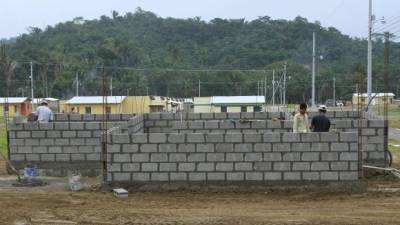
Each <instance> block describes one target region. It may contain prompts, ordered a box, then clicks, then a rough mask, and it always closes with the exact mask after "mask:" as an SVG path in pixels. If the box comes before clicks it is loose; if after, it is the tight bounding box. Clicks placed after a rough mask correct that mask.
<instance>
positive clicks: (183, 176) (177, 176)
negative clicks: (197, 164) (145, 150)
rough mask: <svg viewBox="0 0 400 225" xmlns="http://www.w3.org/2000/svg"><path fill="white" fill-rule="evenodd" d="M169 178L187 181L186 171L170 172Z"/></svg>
mask: <svg viewBox="0 0 400 225" xmlns="http://www.w3.org/2000/svg"><path fill="white" fill-rule="evenodd" d="M169 176H170V180H171V181H187V180H188V176H187V173H170V174H169Z"/></svg>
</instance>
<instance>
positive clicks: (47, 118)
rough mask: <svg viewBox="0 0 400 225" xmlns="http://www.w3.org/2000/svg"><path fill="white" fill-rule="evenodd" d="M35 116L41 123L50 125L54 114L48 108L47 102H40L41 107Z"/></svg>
mask: <svg viewBox="0 0 400 225" xmlns="http://www.w3.org/2000/svg"><path fill="white" fill-rule="evenodd" d="M35 114H36V116H37V121H38V122H39V123H48V122H51V121H52V120H53V112H52V111H51V110H50V109H49V107H48V106H47V102H46V101H41V102H40V106H39V107H38V108H37V109H36V111H35Z"/></svg>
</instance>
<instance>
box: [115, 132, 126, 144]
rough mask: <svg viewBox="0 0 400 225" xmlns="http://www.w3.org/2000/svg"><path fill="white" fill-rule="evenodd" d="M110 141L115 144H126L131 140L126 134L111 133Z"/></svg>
mask: <svg viewBox="0 0 400 225" xmlns="http://www.w3.org/2000/svg"><path fill="white" fill-rule="evenodd" d="M112 142H113V143H117V144H128V143H130V142H131V140H130V138H129V135H128V134H114V135H112Z"/></svg>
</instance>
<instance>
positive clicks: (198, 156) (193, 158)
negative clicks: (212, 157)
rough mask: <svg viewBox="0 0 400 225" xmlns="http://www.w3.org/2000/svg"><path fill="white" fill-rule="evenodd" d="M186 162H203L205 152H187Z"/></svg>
mask: <svg viewBox="0 0 400 225" xmlns="http://www.w3.org/2000/svg"><path fill="white" fill-rule="evenodd" d="M187 161H188V162H204V161H206V153H189V154H188V156H187Z"/></svg>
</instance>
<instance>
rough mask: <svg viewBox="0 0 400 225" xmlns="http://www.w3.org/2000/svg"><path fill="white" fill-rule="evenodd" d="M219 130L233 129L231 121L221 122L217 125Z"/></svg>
mask: <svg viewBox="0 0 400 225" xmlns="http://www.w3.org/2000/svg"><path fill="white" fill-rule="evenodd" d="M219 128H220V129H234V128H235V123H234V122H233V121H221V122H220V123H219Z"/></svg>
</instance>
